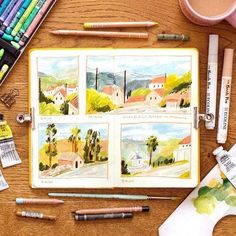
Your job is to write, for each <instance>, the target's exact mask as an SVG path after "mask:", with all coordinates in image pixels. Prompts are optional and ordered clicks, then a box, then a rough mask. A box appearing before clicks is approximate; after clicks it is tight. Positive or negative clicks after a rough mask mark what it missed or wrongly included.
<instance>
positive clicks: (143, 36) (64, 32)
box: [51, 30, 148, 39]
mask: <svg viewBox="0 0 236 236" xmlns="http://www.w3.org/2000/svg"><path fill="white" fill-rule="evenodd" d="M51 33H52V34H56V35H74V36H93V37H104V38H137V39H147V38H148V33H132V32H113V31H86V30H84V31H83V30H54V31H51Z"/></svg>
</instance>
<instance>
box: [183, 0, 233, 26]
mask: <svg viewBox="0 0 236 236" xmlns="http://www.w3.org/2000/svg"><path fill="white" fill-rule="evenodd" d="M222 1H224V0H222ZM179 4H180V7H181V10H182V12H183V13H184V15H185V16H186V17H187V18H188V19H189V20H190V21H192V22H193V23H195V24H198V25H203V26H211V25H215V24H217V23H219V22H221V21H222V20H227V21H228V22H229V23H230V24H231V25H232V26H233V27H235V28H236V0H235V2H234V4H232V6H230V7H229V8H228V9H227V10H226V11H225V12H224V13H222V14H220V15H216V16H203V15H201V14H199V13H198V12H197V11H196V10H195V9H194V8H193V7H192V5H191V4H190V2H189V0H179Z"/></svg>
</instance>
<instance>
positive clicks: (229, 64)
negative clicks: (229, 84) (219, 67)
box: [223, 48, 234, 77]
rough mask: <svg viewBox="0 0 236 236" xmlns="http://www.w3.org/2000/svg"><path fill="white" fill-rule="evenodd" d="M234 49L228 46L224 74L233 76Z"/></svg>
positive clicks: (225, 54)
mask: <svg viewBox="0 0 236 236" xmlns="http://www.w3.org/2000/svg"><path fill="white" fill-rule="evenodd" d="M233 59H234V49H231V48H226V49H225V53H224V67H223V76H228V77H232V74H233Z"/></svg>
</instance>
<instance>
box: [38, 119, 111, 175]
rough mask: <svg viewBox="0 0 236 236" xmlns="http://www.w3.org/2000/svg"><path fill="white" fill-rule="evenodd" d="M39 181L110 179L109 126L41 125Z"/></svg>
mask: <svg viewBox="0 0 236 236" xmlns="http://www.w3.org/2000/svg"><path fill="white" fill-rule="evenodd" d="M39 173H40V178H77V177H97V178H107V175H108V124H53V123H52V124H40V125H39Z"/></svg>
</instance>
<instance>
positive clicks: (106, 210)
mask: <svg viewBox="0 0 236 236" xmlns="http://www.w3.org/2000/svg"><path fill="white" fill-rule="evenodd" d="M148 211H149V206H141V207H118V208H100V209H84V210H77V211H74V212H72V213H75V214H77V215H83V214H107V213H122V212H148Z"/></svg>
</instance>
